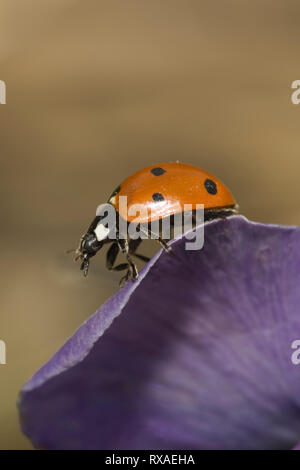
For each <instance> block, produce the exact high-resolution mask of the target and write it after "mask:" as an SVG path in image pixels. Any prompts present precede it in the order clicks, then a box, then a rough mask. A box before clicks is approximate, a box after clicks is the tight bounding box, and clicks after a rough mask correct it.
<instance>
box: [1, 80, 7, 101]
mask: <svg viewBox="0 0 300 470" xmlns="http://www.w3.org/2000/svg"><path fill="white" fill-rule="evenodd" d="M0 104H6V84H5V82H4V81H3V80H0Z"/></svg>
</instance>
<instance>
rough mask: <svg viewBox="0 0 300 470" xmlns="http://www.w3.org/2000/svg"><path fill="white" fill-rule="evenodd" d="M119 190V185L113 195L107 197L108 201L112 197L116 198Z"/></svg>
mask: <svg viewBox="0 0 300 470" xmlns="http://www.w3.org/2000/svg"><path fill="white" fill-rule="evenodd" d="M120 190H121V186H120V185H119V186H118V187H117V188H116V189H115V190H114V192H113V193H111V195H110V196H109V199H111V198H112V197H114V196H116V195H117V194H118V193H119V192H120Z"/></svg>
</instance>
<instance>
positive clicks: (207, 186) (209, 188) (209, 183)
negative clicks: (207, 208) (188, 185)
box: [204, 179, 218, 194]
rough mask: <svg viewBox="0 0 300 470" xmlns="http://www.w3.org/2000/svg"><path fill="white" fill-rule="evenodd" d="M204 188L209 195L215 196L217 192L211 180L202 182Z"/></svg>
mask: <svg viewBox="0 0 300 470" xmlns="http://www.w3.org/2000/svg"><path fill="white" fill-rule="evenodd" d="M204 186H205V189H206V191H207V192H208V193H209V194H217V192H218V190H217V185H216V183H215V182H214V181H213V180H210V179H206V180H205V181H204Z"/></svg>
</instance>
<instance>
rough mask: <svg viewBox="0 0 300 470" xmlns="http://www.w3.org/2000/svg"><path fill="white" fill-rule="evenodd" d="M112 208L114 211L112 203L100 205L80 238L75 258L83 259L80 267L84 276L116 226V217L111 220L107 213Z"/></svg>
mask: <svg viewBox="0 0 300 470" xmlns="http://www.w3.org/2000/svg"><path fill="white" fill-rule="evenodd" d="M111 208H112V209H113V211H114V208H113V207H112V206H111V205H110V204H103V205H101V206H99V208H98V209H99V211H97V215H96V217H95V218H94V220H93V221H92V223H91V225H90V226H89V228H88V230H87V232H86V233H85V234H84V235H83V236H82V237H81V239H80V243H79V247H78V248H77V250H76V253H75V260H77V259H81V261H82V262H81V266H80V269H81V270H82V271H83V274H84V276H86V275H87V273H88V269H89V264H90V261H89V260H90V258H92V257H93V256H95V254H96V253H97V252H98V251H99V250H100V248H102V246H103V244H104V243H107V242H108V241H109V237H108V236H109V234H110V232H111V229H112V227H115V223H114V219H113V220H111V219H110V218H109V217H107V213H108V212H109V211H111ZM114 214H115V213H114V212H113V215H114Z"/></svg>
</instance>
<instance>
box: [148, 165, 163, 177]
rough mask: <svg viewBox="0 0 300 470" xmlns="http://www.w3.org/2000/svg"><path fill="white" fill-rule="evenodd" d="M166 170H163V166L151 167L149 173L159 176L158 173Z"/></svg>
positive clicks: (161, 173)
mask: <svg viewBox="0 0 300 470" xmlns="http://www.w3.org/2000/svg"><path fill="white" fill-rule="evenodd" d="M165 172H166V170H164V169H163V168H159V167H157V168H152V170H151V173H152V174H153V175H154V176H160V175H163V174H164V173H165Z"/></svg>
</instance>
